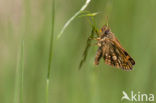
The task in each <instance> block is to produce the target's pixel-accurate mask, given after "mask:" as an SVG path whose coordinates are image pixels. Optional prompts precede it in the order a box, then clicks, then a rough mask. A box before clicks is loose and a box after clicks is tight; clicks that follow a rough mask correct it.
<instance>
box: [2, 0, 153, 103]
mask: <svg viewBox="0 0 156 103" xmlns="http://www.w3.org/2000/svg"><path fill="white" fill-rule="evenodd" d="M84 2H85V0H83V1H78V0H76V1H75V0H56V11H55V13H56V16H55V17H56V19H55V23H56V24H55V32H54V38H56V36H57V34H58V33H59V31H60V30H61V28H62V26H63V24H64V23H65V22H66V21H67V20H68V18H70V17H71V16H72V15H73V14H74V13H75V12H76V11H77V10H79V9H80V8H81V6H82V5H83V3H84ZM0 6H1V8H2V9H0V15H1V17H0V48H1V51H0V103H12V102H13V100H14V92H15V91H14V86H15V80H16V78H15V77H16V64H17V63H16V62H17V52H18V50H19V47H20V40H21V35H22V33H24V34H25V36H24V39H25V51H24V65H25V72H24V78H25V79H24V81H23V103H44V102H45V98H46V97H45V88H46V84H45V78H46V77H47V66H48V61H47V60H48V58H49V55H48V52H49V44H50V41H49V38H50V35H51V25H52V24H51V12H52V11H51V6H52V1H50V0H47V1H45V0H24V1H18V0H15V2H13V1H11V0H8V1H5V0H1V3H0ZM155 9H156V1H155V0H148V1H147V0H122V1H121V0H98V1H95V0H92V2H91V3H90V5H89V6H88V8H87V10H89V11H91V12H97V11H102V12H104V13H103V15H98V16H96V17H95V20H96V22H97V24H98V27H99V28H101V27H102V25H103V24H104V23H105V16H108V17H109V25H110V27H111V29H112V31H113V32H114V33H115V35H116V36H117V38H118V39H119V40H120V42H121V44H122V45H123V47H124V48H125V49H126V50H127V51H128V52H129V54H131V56H132V57H133V58H134V59H135V61H136V65H135V66H134V70H133V71H131V72H125V71H122V70H118V69H116V68H111V67H110V66H107V65H105V64H104V62H103V60H101V61H100V65H99V66H94V65H93V61H94V57H95V53H96V50H97V46H92V47H91V48H90V49H89V53H88V56H87V60H86V62H85V64H84V66H83V68H82V69H81V70H78V65H79V63H80V60H81V55H82V53H83V51H84V49H85V43H86V40H87V37H88V36H89V33H90V31H91V26H90V25H89V24H88V22H87V19H85V18H77V19H75V21H73V22H72V23H71V25H69V27H68V28H67V29H66V31H65V32H64V35H62V37H61V38H60V39H59V40H54V41H53V43H54V49H53V50H54V51H53V52H54V55H53V60H54V61H53V62H52V65H53V66H54V69H53V71H52V72H51V77H50V79H52V82H53V83H50V85H49V102H53V103H101V102H102V103H120V102H121V96H122V91H123V90H125V91H126V92H127V93H130V91H131V90H133V91H135V92H137V91H140V92H142V93H154V94H156V80H155V75H156V69H155V68H156V66H155V61H156V47H155V44H156V29H155V27H156V19H155V18H156V14H155ZM125 102H126V103H127V101H125Z"/></svg>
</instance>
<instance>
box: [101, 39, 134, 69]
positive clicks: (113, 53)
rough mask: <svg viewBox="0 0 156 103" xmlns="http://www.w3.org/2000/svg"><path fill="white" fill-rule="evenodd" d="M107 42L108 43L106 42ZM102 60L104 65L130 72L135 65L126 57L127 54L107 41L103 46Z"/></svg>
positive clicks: (113, 43)
mask: <svg viewBox="0 0 156 103" xmlns="http://www.w3.org/2000/svg"><path fill="white" fill-rule="evenodd" d="M108 41H109V42H108ZM103 48H107V49H103V58H104V60H105V63H106V64H108V65H111V66H114V67H117V68H122V69H124V70H131V69H132V67H133V65H134V64H135V62H134V60H133V59H132V58H131V57H130V56H129V55H128V53H127V52H126V51H125V50H123V49H122V48H120V47H118V45H117V44H116V43H115V42H114V41H112V40H107V42H105V44H104V45H103Z"/></svg>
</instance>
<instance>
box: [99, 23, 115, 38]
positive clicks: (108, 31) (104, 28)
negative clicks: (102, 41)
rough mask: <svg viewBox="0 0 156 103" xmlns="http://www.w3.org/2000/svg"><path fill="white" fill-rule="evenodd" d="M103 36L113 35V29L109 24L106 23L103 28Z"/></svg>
mask: <svg viewBox="0 0 156 103" xmlns="http://www.w3.org/2000/svg"><path fill="white" fill-rule="evenodd" d="M100 32H101V38H104V37H110V36H111V34H112V33H111V29H110V28H109V27H108V26H107V25H104V26H103V27H102V28H101V30H100Z"/></svg>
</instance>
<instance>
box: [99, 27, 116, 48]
mask: <svg viewBox="0 0 156 103" xmlns="http://www.w3.org/2000/svg"><path fill="white" fill-rule="evenodd" d="M108 39H114V34H113V33H112V32H111V29H110V28H109V27H108V26H106V25H104V26H103V27H102V28H101V30H100V36H99V38H97V40H98V43H97V44H98V46H99V47H100V46H102V45H104V44H105V43H106V42H107V40H108Z"/></svg>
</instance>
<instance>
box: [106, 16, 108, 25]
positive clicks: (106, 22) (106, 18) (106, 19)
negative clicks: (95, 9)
mask: <svg viewBox="0 0 156 103" xmlns="http://www.w3.org/2000/svg"><path fill="white" fill-rule="evenodd" d="M106 25H107V27H108V16H106Z"/></svg>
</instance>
